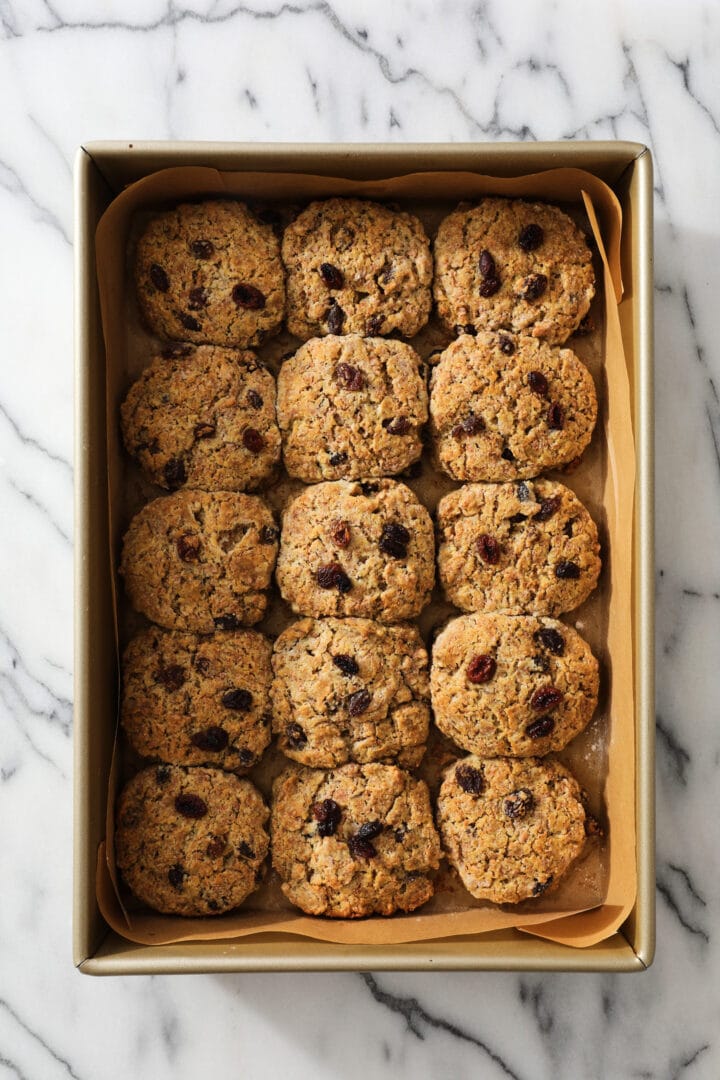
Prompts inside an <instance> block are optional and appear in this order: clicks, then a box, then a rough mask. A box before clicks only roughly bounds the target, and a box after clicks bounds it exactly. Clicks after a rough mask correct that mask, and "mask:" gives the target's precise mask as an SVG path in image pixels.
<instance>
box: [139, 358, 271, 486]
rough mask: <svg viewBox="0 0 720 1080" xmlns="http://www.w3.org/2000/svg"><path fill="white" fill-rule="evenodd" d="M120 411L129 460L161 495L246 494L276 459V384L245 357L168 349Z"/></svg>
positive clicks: (146, 370)
mask: <svg viewBox="0 0 720 1080" xmlns="http://www.w3.org/2000/svg"><path fill="white" fill-rule="evenodd" d="M167 351H168V353H169V355H167V356H160V357H158V358H156V359H155V360H153V361H152V363H151V364H150V366H149V367H148V368H146V369H145V371H143V373H142V375H141V376H140V378H139V379H138V380H137V382H135V383H134V384H133V385H132V387H131V388H130V391H129V393H128V395H127V397H126V399H125V401H124V402H123V405H122V408H121V410H120V415H121V421H122V430H123V438H124V440H125V446H126V449H127V451H128V453H129V454H131V455H132V456H133V457H134V458H136V459H137V461H138V464H139V465H140V467H141V468H142V469H143V471H144V473H145V474H146V476H147V477H148V478H149V479H150V480H152V481H153V482H154V483H156V484H159V485H160V487H164V488H170V490H175V489H177V488H179V487H190V488H200V489H203V490H205V491H249V490H253V489H254V488H256V487H258V486H259V485H260V484H262V482H263V481H264V480H267V479H268V477H269V476H270V475H271V474H272V472H273V469H274V467H275V465H276V463H277V462H278V460H279V458H280V432H279V430H278V426H277V422H276V420H275V382H274V380H273V377H272V375H271V374H270V372H269V371H268V370H267V369H266V368H264V367H263V366H262V365H261V364H260V363H258V360H257V357H256V356H255V354H254V353H252V352H250V351H245V352H239V351H236V350H234V349H221V348H218V347H216V346H212V345H201V346H199V347H198V348H194V347H193V346H191V345H185V346H178V347H171V349H170V350H167Z"/></svg>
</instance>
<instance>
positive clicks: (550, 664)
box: [431, 612, 598, 757]
mask: <svg viewBox="0 0 720 1080" xmlns="http://www.w3.org/2000/svg"><path fill="white" fill-rule="evenodd" d="M431 687H432V705H433V714H434V716H435V723H436V724H437V726H438V727H439V728H440V730H441V731H442V732H443V733H444V734H445V735H447V736H448V737H449V738H450V739H452V740H453V742H455V743H456V744H457V745H458V746H461V747H462V748H463V749H464V750H467V751H469V752H470V753H471V754H476V755H478V756H479V757H504V756H511V757H541V756H543V755H544V754H547V753H550V751H555V750H562V749H563V747H564V746H566V745H567V744H568V743H569V742H570V740H571V739H573V738H574V737H575V736H576V735H577V734H578V733H579V732H580V731H582V730H583V728H585V727H586V726H587V724H588V723H589V721H590V719H591V717H592V715H593V712H594V711H595V707H596V705H597V695H598V664H597V661H596V660H595V657H594V656H593V655H592V652H591V651H590V646H589V645H588V644H587V643H586V642H585V641H584V640H583V639H582V638H581V637H580V635H579V634H578V632H577V631H576V630H573V629H572V627H570V626H566V625H565V624H564V623H561V622H558V621H557V620H556V619H550V618H545V617H543V618H537V617H535V616H531V615H488V614H481V613H479V612H476V613H475V614H472V615H463V616H461V617H460V618H458V619H453V620H452V621H451V622H450V623H448V625H447V626H446V627H445V629H444V630H443V631H442V632H441V633H440V634H439V635H438V637H437V638H436V639H435V643H434V645H433V654H432V670H431Z"/></svg>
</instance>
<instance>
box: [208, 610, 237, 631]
mask: <svg viewBox="0 0 720 1080" xmlns="http://www.w3.org/2000/svg"><path fill="white" fill-rule="evenodd" d="M213 623H214V624H215V629H216V630H239V629H240V627H241V626H242V621H241V620H240V619H238V617H237V615H232V614H230V615H217V616H216V617H215V618H214V619H213Z"/></svg>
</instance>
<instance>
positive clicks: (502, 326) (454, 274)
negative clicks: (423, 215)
mask: <svg viewBox="0 0 720 1080" xmlns="http://www.w3.org/2000/svg"><path fill="white" fill-rule="evenodd" d="M434 291H435V300H436V302H437V309H438V315H439V316H440V318H441V320H442V321H443V322H444V323H445V325H446V326H447V327H448V329H449V330H451V331H452V332H454V333H462V330H463V328H466V327H470V328H472V329H473V330H510V331H513V332H515V333H523V334H528V335H530V336H531V337H536V338H542V339H543V340H544V341H547V342H549V343H550V344H555V345H561V344H562V343H563V342H564V341H567V339H568V338H569V337H570V335H571V334H572V333H573V332H574V331H575V330H576V329H577V327H578V325H579V323H580V321H581V320H582V318H583V317H584V316H585V315H586V314H587V312H588V309H589V307H590V301H591V300H592V298H593V296H594V294H595V275H594V272H593V267H592V256H591V254H590V249H589V247H588V245H587V241H586V240H585V237H584V235H583V233H582V232H581V230H580V229H579V228H578V226H577V225H576V224H575V222H574V221H573V220H572V218H570V217H568V215H567V214H565V213H564V212H563V211H562V210H560V209H559V207H557V206H551V205H549V204H547V203H538V202H527V201H525V200H523V199H502V198H485V199H482V200H481V201H480V202H479V203H478V204H477V205H476V206H473V207H471V208H469V209H468V208H459V209H457V210H455V211H454V212H453V213H452V214H450V215H449V216H448V217H446V218H445V219H444V221H442V222H441V224H440V228H439V229H438V233H437V237H436V240H435V279H434Z"/></svg>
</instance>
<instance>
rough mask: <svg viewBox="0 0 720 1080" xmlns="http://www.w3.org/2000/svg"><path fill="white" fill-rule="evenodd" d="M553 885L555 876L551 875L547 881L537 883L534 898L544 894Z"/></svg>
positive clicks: (534, 887) (534, 888)
mask: <svg viewBox="0 0 720 1080" xmlns="http://www.w3.org/2000/svg"><path fill="white" fill-rule="evenodd" d="M552 883H553V875H552V874H551V875H550V877H549V878H548V879H547V881H536V882H535V884H534V885H533V896H540V894H541V893H544V892H545V890H546V889H548V888H549V887H550V886H551V885H552Z"/></svg>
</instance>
